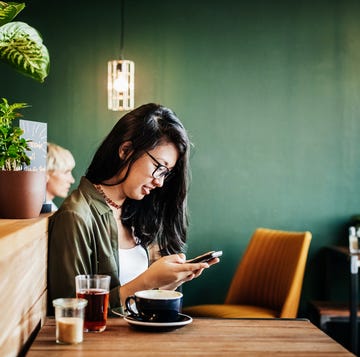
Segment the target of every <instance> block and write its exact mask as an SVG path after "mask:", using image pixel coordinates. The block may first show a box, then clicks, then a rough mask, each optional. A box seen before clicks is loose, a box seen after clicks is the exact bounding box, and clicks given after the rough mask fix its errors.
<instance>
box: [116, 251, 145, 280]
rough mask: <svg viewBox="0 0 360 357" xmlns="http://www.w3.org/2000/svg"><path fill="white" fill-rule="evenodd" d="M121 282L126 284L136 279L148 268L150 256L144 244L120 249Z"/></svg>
mask: <svg viewBox="0 0 360 357" xmlns="http://www.w3.org/2000/svg"><path fill="white" fill-rule="evenodd" d="M119 264H120V267H119V270H120V276H119V279H120V284H121V285H124V284H126V283H128V282H129V281H131V280H133V279H135V278H136V277H137V276H139V275H140V274H141V273H143V272H144V271H145V270H146V269H147V268H148V264H149V262H148V256H147V254H146V251H145V249H144V247H143V246H141V245H140V244H139V245H136V246H135V247H133V248H130V249H121V248H120V249H119Z"/></svg>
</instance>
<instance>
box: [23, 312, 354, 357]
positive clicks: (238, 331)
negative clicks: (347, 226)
mask: <svg viewBox="0 0 360 357" xmlns="http://www.w3.org/2000/svg"><path fill="white" fill-rule="evenodd" d="M118 355H123V356H131V357H136V356H141V357H144V356H157V357H159V356H166V357H168V356H187V357H188V356H190V357H191V356H207V357H208V356H224V355H226V356H277V357H278V356H279V355H281V356H282V357H283V356H292V357H293V356H304V357H310V356H324V357H325V356H327V357H329V356H336V357H339V356H353V354H352V353H351V352H349V351H348V350H346V349H345V348H344V347H342V346H341V345H340V344H338V343H337V342H335V341H334V340H332V339H331V338H330V337H329V336H327V335H326V334H325V333H324V332H322V331H321V330H320V329H318V328H317V327H316V326H315V325H313V324H312V323H311V322H309V321H308V320H295V319H208V318H194V320H193V322H192V323H191V324H189V325H186V326H183V327H181V328H179V329H177V330H172V331H168V332H146V331H139V330H136V329H134V328H133V327H131V326H129V325H128V323H127V322H126V321H125V320H123V319H122V318H111V319H109V320H108V324H107V329H106V330H105V331H104V332H103V333H85V334H84V341H83V342H82V343H81V344H79V345H59V344H56V343H55V321H54V319H52V318H51V319H48V320H47V322H46V324H45V325H44V326H43V328H42V329H41V330H40V332H39V334H38V336H37V338H36V339H35V341H34V343H33V345H32V346H31V348H30V350H29V352H28V354H27V355H26V356H27V357H41V356H46V357H49V356H57V357H59V356H87V357H92V356H94V357H101V356H106V357H110V356H118Z"/></svg>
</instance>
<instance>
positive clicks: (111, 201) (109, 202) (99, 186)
mask: <svg viewBox="0 0 360 357" xmlns="http://www.w3.org/2000/svg"><path fill="white" fill-rule="evenodd" d="M94 186H95V188H96V189H97V190H98V191H99V192H100V193H101V194H102V196H103V197H104V199H105V201H106V202H107V203H108V204H109V205H110V206H112V207H114V208H116V209H120V208H121V207H122V205H118V204H117V203H115V202H114V201H113V200H112V199H111V198H109V197H108V196H107V195H106V193H105V192H104V191H103V189H102V188H101V185H94Z"/></svg>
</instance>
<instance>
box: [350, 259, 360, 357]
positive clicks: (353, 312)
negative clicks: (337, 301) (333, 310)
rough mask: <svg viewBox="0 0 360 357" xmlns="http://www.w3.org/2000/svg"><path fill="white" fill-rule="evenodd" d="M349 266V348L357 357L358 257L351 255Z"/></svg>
mask: <svg viewBox="0 0 360 357" xmlns="http://www.w3.org/2000/svg"><path fill="white" fill-rule="evenodd" d="M350 259H351V262H350V263H351V264H350V269H351V271H350V273H351V274H350V337H351V341H350V346H351V350H352V352H353V353H354V354H355V355H356V356H357V353H358V323H357V311H358V285H359V283H358V269H359V267H358V256H357V255H351V257H350Z"/></svg>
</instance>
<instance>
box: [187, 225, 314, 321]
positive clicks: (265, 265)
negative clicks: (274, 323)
mask: <svg viewBox="0 0 360 357" xmlns="http://www.w3.org/2000/svg"><path fill="white" fill-rule="evenodd" d="M311 238H312V234H311V233H310V232H286V231H280V230H272V229H266V228H258V229H256V231H255V232H254V234H253V236H252V238H251V240H250V243H249V245H248V247H247V249H246V251H245V253H244V255H243V258H242V260H241V261H240V264H239V266H238V268H237V270H236V273H235V275H234V277H233V279H232V281H231V284H230V288H229V290H228V293H227V296H226V299H225V303H224V304H216V305H215V304H206V305H196V306H190V307H184V309H183V312H184V313H186V314H188V315H190V316H203V317H205V316H206V317H222V318H241V317H245V318H279V317H281V318H296V316H297V312H298V308H299V302H300V295H301V289H302V283H303V278H304V272H305V265H306V259H307V255H308V251H309V247H310V241H311Z"/></svg>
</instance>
